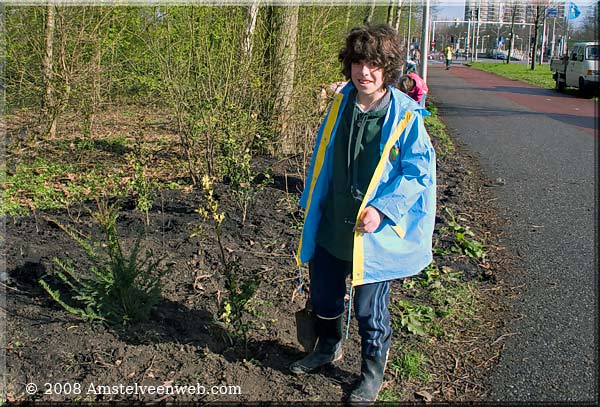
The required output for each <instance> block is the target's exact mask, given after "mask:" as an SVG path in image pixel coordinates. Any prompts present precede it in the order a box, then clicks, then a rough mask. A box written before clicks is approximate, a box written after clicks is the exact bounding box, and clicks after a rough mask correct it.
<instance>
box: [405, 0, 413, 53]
mask: <svg viewBox="0 0 600 407" xmlns="http://www.w3.org/2000/svg"><path fill="white" fill-rule="evenodd" d="M411 18H412V1H409V2H408V32H407V33H406V60H407V61H408V60H409V59H410V20H411Z"/></svg>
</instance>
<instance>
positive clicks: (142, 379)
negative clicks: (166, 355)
mask: <svg viewBox="0 0 600 407" xmlns="http://www.w3.org/2000/svg"><path fill="white" fill-rule="evenodd" d="M154 359H156V355H153V356H152V360H151V361H150V365H148V367H147V368H146V370H145V371H144V374H143V375H142V378H141V380H140V383H141V382H143V381H144V378H145V377H146V375H147V374H148V372H149V371H150V369H152V365H153V364H154Z"/></svg>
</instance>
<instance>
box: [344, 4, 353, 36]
mask: <svg viewBox="0 0 600 407" xmlns="http://www.w3.org/2000/svg"><path fill="white" fill-rule="evenodd" d="M351 12H352V6H348V7H346V25H345V27H346V31H348V28H349V27H348V26H349V25H350V13H351Z"/></svg>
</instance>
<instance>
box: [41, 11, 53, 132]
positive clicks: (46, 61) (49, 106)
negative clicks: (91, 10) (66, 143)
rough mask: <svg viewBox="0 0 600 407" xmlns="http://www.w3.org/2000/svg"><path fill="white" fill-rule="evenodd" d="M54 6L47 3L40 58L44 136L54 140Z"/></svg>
mask: <svg viewBox="0 0 600 407" xmlns="http://www.w3.org/2000/svg"><path fill="white" fill-rule="evenodd" d="M54 28H55V24H54V5H53V4H51V3H48V5H47V6H46V30H45V31H46V32H45V36H46V49H45V52H44V57H43V58H42V75H43V77H44V86H45V87H46V93H45V95H44V102H43V103H44V105H43V114H44V120H45V122H46V124H47V126H48V127H47V128H46V132H45V135H46V136H48V137H50V138H54V136H55V135H56V118H57V117H56V106H55V103H54V102H55V101H54V86H53V79H54V78H53V65H52V61H53V56H54V52H53V51H54V50H53V45H54Z"/></svg>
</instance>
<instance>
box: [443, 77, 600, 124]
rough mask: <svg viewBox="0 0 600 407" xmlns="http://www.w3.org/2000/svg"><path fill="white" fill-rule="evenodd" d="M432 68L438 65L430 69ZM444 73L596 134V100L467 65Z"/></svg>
mask: <svg viewBox="0 0 600 407" xmlns="http://www.w3.org/2000/svg"><path fill="white" fill-rule="evenodd" d="M436 68H438V67H437V66H436V67H435V68H434V69H436ZM446 72H447V73H449V74H451V75H454V76H456V77H459V78H461V79H463V80H465V81H466V82H469V83H471V84H473V85H475V86H478V87H480V88H482V89H486V90H489V91H492V92H497V94H498V96H499V97H503V98H506V99H509V100H511V101H513V102H515V103H517V104H519V105H521V106H523V107H526V108H528V109H531V110H533V111H535V112H538V113H544V114H547V115H548V116H549V117H552V118H553V119H555V120H559V121H561V122H565V123H568V124H571V125H573V126H575V127H577V128H579V129H581V130H583V131H584V132H586V133H588V134H591V135H597V132H596V118H597V110H596V109H597V103H598V102H596V101H593V100H591V99H583V98H579V97H575V96H570V95H565V94H561V93H558V92H556V91H555V90H551V89H543V88H539V87H536V86H533V85H529V84H527V83H524V82H520V81H517V80H512V79H507V78H503V77H501V76H497V75H494V74H491V73H488V72H484V71H480V70H478V69H473V68H469V67H462V66H460V67H457V66H454V67H452V68H451V69H450V70H448V71H446Z"/></svg>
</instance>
